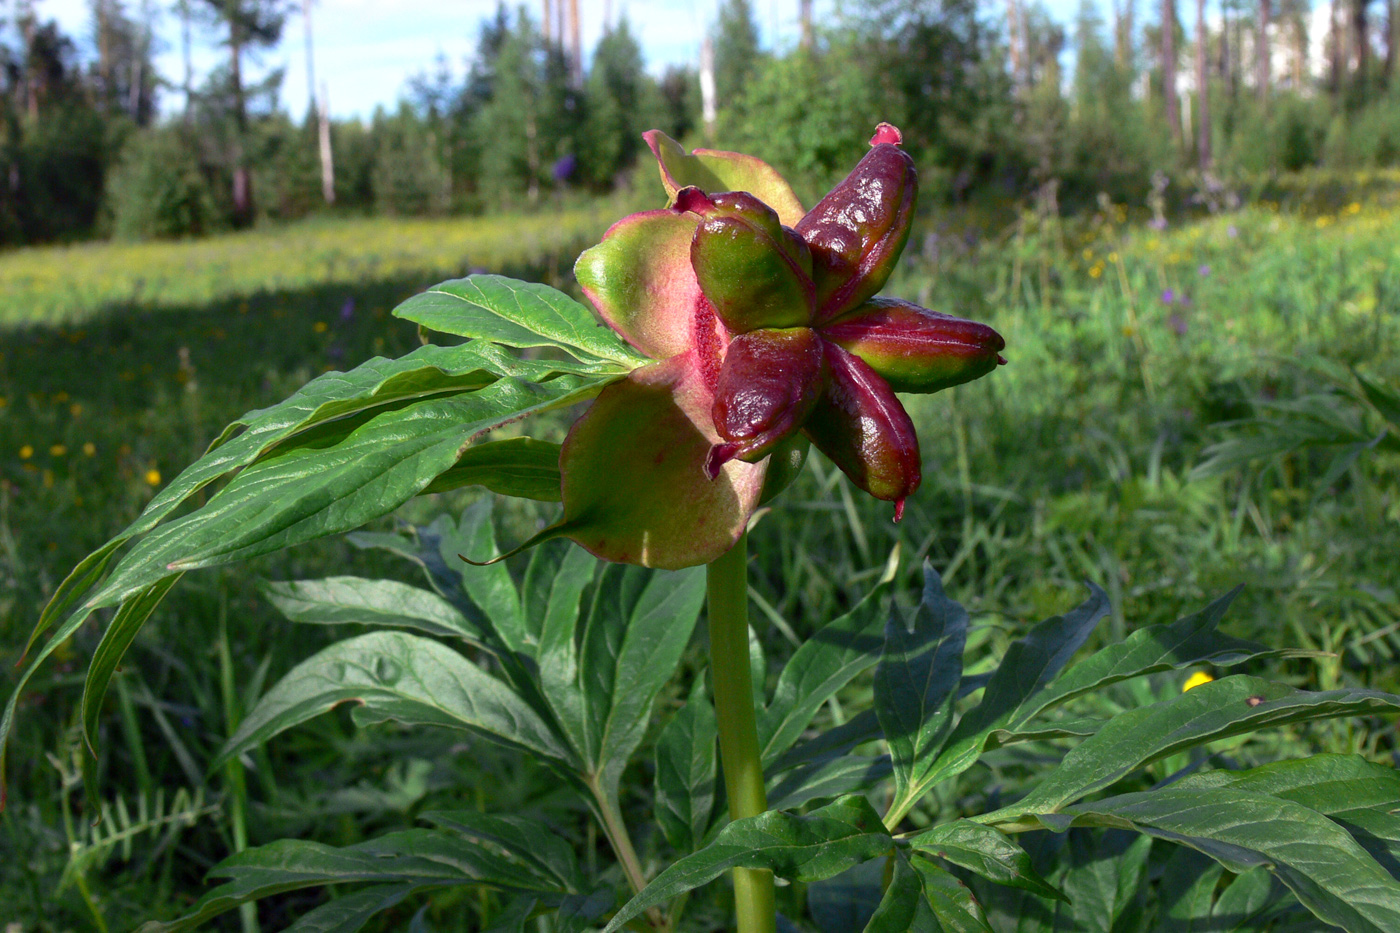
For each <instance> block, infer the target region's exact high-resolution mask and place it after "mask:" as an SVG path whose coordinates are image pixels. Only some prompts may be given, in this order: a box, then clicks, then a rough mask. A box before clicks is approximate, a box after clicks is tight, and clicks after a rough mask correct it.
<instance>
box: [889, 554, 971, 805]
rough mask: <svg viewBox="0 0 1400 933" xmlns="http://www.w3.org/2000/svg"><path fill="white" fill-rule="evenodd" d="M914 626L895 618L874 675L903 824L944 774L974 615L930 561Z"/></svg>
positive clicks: (896, 616)
mask: <svg viewBox="0 0 1400 933" xmlns="http://www.w3.org/2000/svg"><path fill="white" fill-rule="evenodd" d="M913 623H914V627H913V630H912V631H911V630H910V629H908V628H906V627H905V624H904V622H903V620H901V619H900V618H899V616H898V614H897V613H895V614H892V615H891V617H890V620H889V622H888V624H887V625H886V626H885V647H884V651H883V652H882V653H881V655H880V665H879V667H877V668H876V669H875V712H876V714H877V716H878V717H879V720H880V728H881V730H882V731H883V732H884V734H885V741H886V742H888V743H889V747H890V757H891V758H892V759H893V762H894V786H895V794H894V803H893V804H891V807H890V812H891V814H892V815H894V819H896V820H897V819H899V818H900V817H902V816H903V815H904V813H905V812H906V811H907V809H908V807H909V805H911V804H912V803H913V802H914V801H915V800H917V799H918V798H919V797H920V796H922V794H923V792H924V791H925V790H926V789H927V788H928V786H929V784H930V783H931V778H932V777H933V776H934V775H936V773H937V772H936V770H935V765H936V763H937V755H938V751H939V749H941V748H942V747H943V742H944V740H945V739H946V738H947V737H948V732H949V730H950V729H951V728H952V724H953V700H954V699H955V693H956V691H957V688H958V682H959V681H960V680H961V679H962V656H963V647H964V645H965V644H966V643H967V625H968V616H967V610H966V609H964V608H963V607H962V606H960V605H958V604H957V603H956V602H954V601H953V600H951V599H949V598H948V597H947V595H945V594H944V592H943V582H942V580H940V579H939V577H938V573H937V571H935V570H934V569H933V565H932V564H930V563H928V562H925V563H924V594H923V600H922V601H921V602H920V604H919V607H918V609H917V610H916V611H915V613H914V619H913ZM891 825H893V824H891Z"/></svg>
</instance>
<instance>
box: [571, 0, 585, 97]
mask: <svg viewBox="0 0 1400 933" xmlns="http://www.w3.org/2000/svg"><path fill="white" fill-rule="evenodd" d="M582 37H583V32H582V26H580V24H579V15H578V0H569V50H570V53H569V65H570V66H571V70H570V74H571V75H572V76H573V82H574V88H575V89H576V90H581V89H582V88H583V38H582Z"/></svg>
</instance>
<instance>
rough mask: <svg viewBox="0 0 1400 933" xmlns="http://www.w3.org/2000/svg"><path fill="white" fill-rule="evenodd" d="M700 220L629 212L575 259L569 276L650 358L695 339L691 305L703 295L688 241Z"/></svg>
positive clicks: (668, 353) (683, 347)
mask: <svg viewBox="0 0 1400 933" xmlns="http://www.w3.org/2000/svg"><path fill="white" fill-rule="evenodd" d="M699 225H700V219H699V218H698V217H696V216H695V215H694V214H685V213H681V212H678V211H671V210H661V211H643V212H642V213H639V214H630V215H628V216H627V217H624V218H622V219H621V220H619V221H618V222H617V223H615V224H613V225H612V226H611V227H609V228H608V232H607V233H605V234H603V240H602V242H600V243H599V244H598V245H597V246H593V247H590V248H589V249H586V250H584V251H583V253H582V254H580V255H579V257H578V261H577V262H575V263H574V277H575V278H577V279H578V284H579V286H580V287H582V288H583V293H584V294H585V295H587V296H588V300H589V301H591V302H592V303H593V307H595V308H596V309H597V310H598V313H599V314H600V315H602V317H603V320H604V321H606V322H607V324H608V326H609V327H611V328H612V329H613V330H615V331H617V332H618V333H619V334H621V335H622V336H623V337H624V338H626V340H627V342H628V343H630V344H632V346H634V347H636V348H637V349H638V350H641V351H642V352H643V353H644V354H646V355H647V356H649V357H651V358H653V359H658V360H664V359H666V358H668V357H672V356H675V355H676V354H678V353H684V352H685V351H686V350H688V349H690V348H691V347H692V346H693V345H694V343H695V335H694V320H695V309H696V307H697V306H698V305H699V304H700V303H701V302H702V301H703V300H704V296H703V295H702V294H701V291H700V283H699V282H698V281H696V278H695V272H694V270H693V269H692V268H691V265H690V243H691V239H692V238H693V237H694V236H695V229H696V227H698V226H699Z"/></svg>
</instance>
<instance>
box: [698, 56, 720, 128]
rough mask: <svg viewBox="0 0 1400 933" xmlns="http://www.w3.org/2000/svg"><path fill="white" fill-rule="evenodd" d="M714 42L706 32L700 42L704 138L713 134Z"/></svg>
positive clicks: (701, 104)
mask: <svg viewBox="0 0 1400 933" xmlns="http://www.w3.org/2000/svg"><path fill="white" fill-rule="evenodd" d="M718 110H719V108H718V107H717V106H716V104H715V44H714V42H713V41H712V40H711V39H710V37H709V35H708V34H707V35H706V36H705V38H704V40H703V41H701V43H700V113H701V119H702V120H703V121H704V123H705V138H706V139H712V138H714V134H715V116H716V114H717V112H718Z"/></svg>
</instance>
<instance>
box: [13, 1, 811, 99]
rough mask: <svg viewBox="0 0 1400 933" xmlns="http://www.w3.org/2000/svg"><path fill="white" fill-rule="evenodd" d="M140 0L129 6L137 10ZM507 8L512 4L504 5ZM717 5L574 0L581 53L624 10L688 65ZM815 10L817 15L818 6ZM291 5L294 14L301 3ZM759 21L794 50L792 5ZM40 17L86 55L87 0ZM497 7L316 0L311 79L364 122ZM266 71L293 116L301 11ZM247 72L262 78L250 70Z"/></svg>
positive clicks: (647, 50)
mask: <svg viewBox="0 0 1400 933" xmlns="http://www.w3.org/2000/svg"><path fill="white" fill-rule="evenodd" d="M139 2H140V0H128V3H127V6H128V8H129V9H131V8H139ZM153 5H154V6H155V7H156V8H157V9H159V10H164V11H166V12H165V13H164V15H160V16H159V18H158V22H157V30H156V32H157V38H158V42H159V45H160V49H159V52H158V54H157V56H156V67H157V69H158V70H159V71H160V72H161V74H162V75H163V76H164V77H165V78H166V79H167V80H168V81H170V82H172V83H173V84H174V85H176V87H177V88H178V86H179V85H180V84H181V83H182V81H183V76H184V53H183V51H182V43H181V38H180V35H181V29H180V20H179V17H178V16H177V15H175V14H174V13H173V12H169V11H170V10H173V7H174V4H173V2H171V0H155V2H154V4H153ZM509 5H510V6H512V7H514V6H515V5H516V3H515V2H514V0H512V2H511V3H510V4H509ZM716 5H717V4H716V0H633V2H630V3H629V2H627V0H579V7H580V9H581V11H582V13H581V19H582V32H583V42H584V47H585V49H592V48H593V46H594V45H595V44H596V43H597V41H598V38H599V37H600V36H601V35H602V31H603V15H604V10H605V7H607V8H608V9H610V11H611V13H612V15H613V16H614V17H615V18H616V17H617V16H618V15H619V14H625V15H626V16H627V19H628V22H629V24H630V26H631V28H632V32H633V35H635V36H637V38H638V40H639V41H640V43H641V45H642V49H643V53H644V55H645V57H646V61H647V67H648V69H649V70H651V71H652V72H654V73H656V74H660V73H661V72H662V71H664V70H665V68H666V66H667V65H670V64H686V63H693V62H696V61H698V59H699V50H700V36H701V35H702V34H703V31H704V29H705V27H706V26H707V25H708V24H710V23H711V22H713V20H714V16H715V9H716ZM825 5H826V4H824V3H823V2H821V0H819V2H818V4H817V9H818V11H819V12H820V11H821V10H822V8H823V6H825ZM296 6H297V7H298V9H299V8H300V3H299V2H297V3H296ZM753 6H754V9H755V13H756V18H757V20H758V23H759V28H760V31H761V34H762V37H763V40H764V43H765V45H768V46H772V45H773V44H774V40H776V42H777V44H778V46H779V47H783V46H785V45H791V44H793V43H795V42H796V37H797V22H796V17H797V9H798V2H797V0H783V2H782V3H781V4H780V3H778V2H776V0H754V3H753ZM35 8H36V11H37V12H38V14H39V15H40V16H41V17H43V18H52V19H55V20H57V21H58V22H59V24H60V26H61V27H62V28H63V31H64V32H65V33H67V34H68V35H70V36H73V37H74V38H75V39H77V40H78V41H79V43H80V46H81V47H82V49H83V51H84V53H85V54H90V53H91V51H92V49H91V46H92V26H91V23H92V16H91V12H90V8H89V3H88V0H36V2H35ZM526 8H527V9H528V10H529V11H530V13H531V15H532V16H534V17H535V18H536V19H537V20H538V19H539V17H540V15H541V11H542V8H543V4H542V2H541V0H530V2H528V3H526ZM495 10H496V0H315V4H314V6H313V8H312V20H313V22H312V31H313V35H314V38H315V50H314V61H315V65H316V76H317V81H318V83H319V82H321V81H325V82H326V84H327V85H328V87H329V96H330V109H331V113H332V115H333V116H335V117H337V118H345V117H352V116H358V117H361V118H367V117H368V116H369V115H370V114H372V113H373V112H374V109H375V107H376V106H381V105H382V106H385V107H393V106H394V105H395V104H396V103H397V101H398V100H399V98H400V96H401V95H402V92H403V90H404V87H405V84H406V83H407V81H408V79H409V78H410V77H411V76H412V75H414V74H417V73H419V72H422V71H425V70H432V71H436V68H437V61H438V58H439V56H443V57H444V58H445V59H446V61H447V63H448V66H449V68H450V69H451V71H452V73H453V74H454V75H461V74H462V73H463V72H464V71H465V70H466V67H467V63H468V62H469V60H470V57H471V55H472V52H473V49H474V47H475V44H476V43H475V40H476V36H477V33H478V31H479V26H480V23H481V21H482V20H483V19H485V18H486V17H488V16H490V15H492V14H493V13H494V12H495ZM193 38H194V42H193V47H194V52H193V55H192V59H193V65H194V71H195V84H196V85H198V83H199V80H200V76H201V75H203V74H205V73H207V72H208V71H209V70H210V69H211V68H213V67H214V66H215V65H217V64H219V63H220V62H222V60H223V58H224V53H223V52H222V51H221V50H220V49H219V47H218V45H217V42H218V36H217V35H216V34H215V33H214V32H213V31H211V30H208V29H205V28H201V27H200V26H199V25H198V24H196V27H195V29H194V37H193ZM256 64H257V65H260V66H261V67H262V68H263V69H264V70H266V69H271V68H278V67H280V68H284V69H285V71H286V75H285V78H284V80H283V83H282V104H283V106H284V107H285V108H286V109H288V110H290V111H291V112H292V113H295V114H300V113H303V112H305V109H306V107H307V103H308V97H307V89H306V34H305V31H304V26H303V21H302V16H301V14H300V12H298V13H297V14H295V15H293V16H291V17H289V18H288V20H287V24H286V28H285V29H284V30H283V34H282V42H281V44H280V45H279V46H278V47H277V48H276V49H275V50H273V51H270V52H265V53H263V54H261V55H259V56H258V59H257V62H256ZM253 73H254V74H258V73H259V72H258V71H257V70H256V69H255V70H254V72H253ZM163 98H164V99H163V107H164V108H165V109H166V110H168V111H172V110H173V111H178V110H179V109H180V108H181V107H182V106H183V101H182V100H181V95H180V93H179V91H178V89H175V90H168V91H166V92H165V93H164V95H163Z"/></svg>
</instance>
